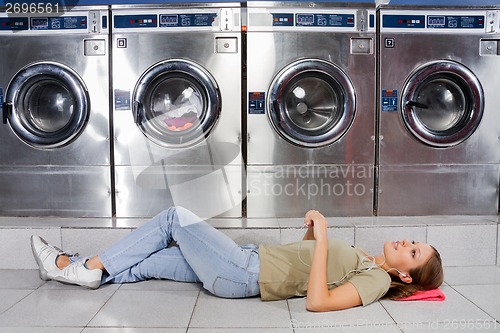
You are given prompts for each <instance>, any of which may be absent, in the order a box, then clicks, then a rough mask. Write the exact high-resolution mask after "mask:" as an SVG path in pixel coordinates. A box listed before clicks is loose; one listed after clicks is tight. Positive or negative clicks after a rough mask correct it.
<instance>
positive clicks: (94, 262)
mask: <svg viewBox="0 0 500 333" xmlns="http://www.w3.org/2000/svg"><path fill="white" fill-rule="evenodd" d="M85 266H86V267H87V269H89V270H92V269H100V270H101V271H104V265H103V264H102V262H101V259H99V257H98V256H95V257H92V258H90V259H88V260H87V261H86V262H85Z"/></svg>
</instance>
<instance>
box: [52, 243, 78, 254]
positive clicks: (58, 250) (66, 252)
mask: <svg viewBox="0 0 500 333" xmlns="http://www.w3.org/2000/svg"><path fill="white" fill-rule="evenodd" d="M47 246H48V247H50V248H52V249H54V250H56V251H57V252H58V254H59V255H64V256H67V257H80V253H78V252H75V253H72V251H63V250H62V249H60V248H58V247H57V246H55V245H52V244H49V243H47Z"/></svg>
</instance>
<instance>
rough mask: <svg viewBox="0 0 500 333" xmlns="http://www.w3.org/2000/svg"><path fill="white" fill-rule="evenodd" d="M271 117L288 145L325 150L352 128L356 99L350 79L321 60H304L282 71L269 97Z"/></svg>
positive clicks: (269, 113) (275, 79) (277, 76)
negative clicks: (325, 147)
mask: <svg viewBox="0 0 500 333" xmlns="http://www.w3.org/2000/svg"><path fill="white" fill-rule="evenodd" d="M267 105H268V110H269V112H268V116H269V119H270V122H271V124H272V125H273V127H274V129H275V130H276V131H277V132H278V133H279V135H281V136H282V137H283V138H284V139H285V140H286V141H288V142H290V143H292V144H295V145H298V146H301V147H309V148H316V147H323V146H326V145H329V144H332V143H334V142H336V141H337V140H339V139H340V138H341V137H342V136H343V135H344V134H345V133H346V132H347V131H348V130H349V128H350V126H351V124H352V122H353V120H354V116H355V111H356V96H355V92H354V87H353V85H352V83H351V81H350V79H349V77H348V76H347V75H346V73H344V72H343V71H342V70H341V69H340V68H338V67H337V66H335V65H333V64H332V63H330V62H327V61H324V60H321V59H303V60H298V61H295V62H293V63H291V64H289V65H288V66H286V67H285V68H283V69H282V70H281V71H280V72H279V73H278V74H277V75H276V77H275V78H274V80H273V82H272V84H271V86H270V90H269V93H268V101H267Z"/></svg>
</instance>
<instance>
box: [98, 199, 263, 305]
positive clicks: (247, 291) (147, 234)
mask: <svg viewBox="0 0 500 333" xmlns="http://www.w3.org/2000/svg"><path fill="white" fill-rule="evenodd" d="M172 241H175V242H176V243H177V245H175V246H171V247H167V246H168V245H169V244H170V243H171V242H172ZM99 258H100V259H101V262H102V263H103V265H104V267H105V268H106V272H107V273H105V274H104V275H103V280H102V283H107V282H110V283H126V282H137V281H142V280H146V279H151V278H155V279H169V280H175V281H183V282H202V283H203V287H204V288H205V289H206V290H208V291H209V292H211V293H212V294H214V295H216V296H220V297H227V298H240V297H250V296H256V295H258V294H260V290H259V285H258V278H259V269H260V260H259V254H258V251H257V247H256V246H254V245H253V246H243V247H242V246H238V245H237V244H236V243H235V242H234V241H233V240H232V239H231V238H229V237H227V236H226V235H224V234H223V233H221V232H220V231H218V230H216V229H215V228H213V227H212V226H211V225H209V224H208V223H206V222H205V221H203V220H201V219H200V218H199V217H198V216H196V215H195V214H194V213H192V212H190V211H188V210H187V209H185V208H182V207H171V208H169V209H167V210H165V211H163V212H162V213H160V214H158V215H157V216H156V217H154V218H153V219H152V220H150V221H149V222H147V223H146V224H144V225H143V226H141V227H140V228H138V229H136V230H134V231H133V232H132V233H130V235H127V236H126V237H125V238H123V239H121V240H120V241H118V242H117V243H116V244H114V245H112V246H111V247H109V248H108V249H107V250H105V251H104V252H103V253H101V254H99Z"/></svg>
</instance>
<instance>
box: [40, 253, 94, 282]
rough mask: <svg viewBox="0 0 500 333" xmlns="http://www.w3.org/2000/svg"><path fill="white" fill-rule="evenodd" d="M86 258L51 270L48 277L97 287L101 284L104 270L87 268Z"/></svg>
mask: <svg viewBox="0 0 500 333" xmlns="http://www.w3.org/2000/svg"><path fill="white" fill-rule="evenodd" d="M85 261H86V259H82V260H79V261H76V262H73V263H71V264H69V265H68V266H66V267H65V268H63V269H58V270H54V271H49V272H48V274H47V277H49V278H50V279H52V280H56V281H59V282H63V283H69V284H76V285H79V286H83V287H87V288H90V289H97V288H99V286H100V285H101V277H102V271H101V270H100V269H87V268H85V266H83V265H84V264H85Z"/></svg>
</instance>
